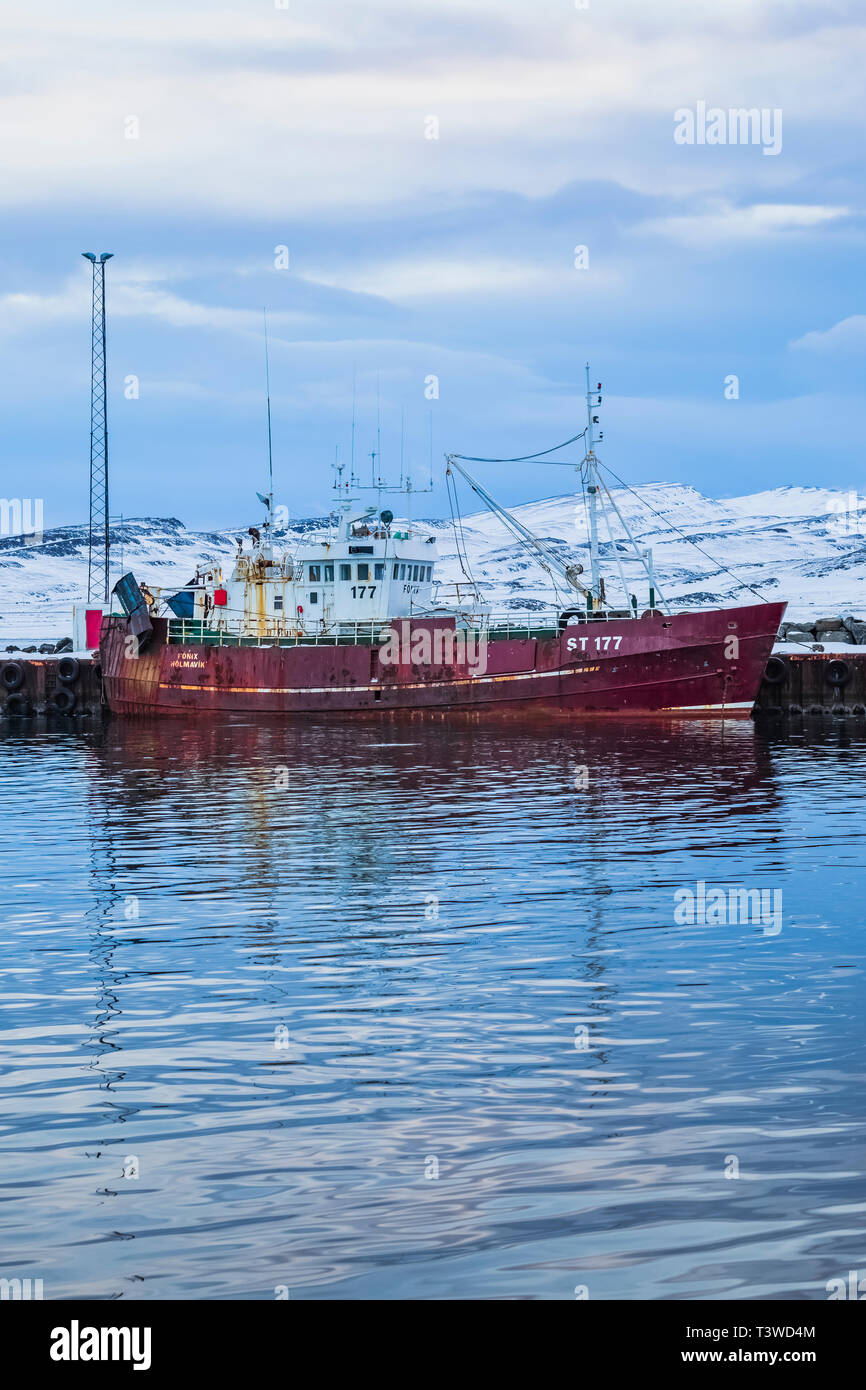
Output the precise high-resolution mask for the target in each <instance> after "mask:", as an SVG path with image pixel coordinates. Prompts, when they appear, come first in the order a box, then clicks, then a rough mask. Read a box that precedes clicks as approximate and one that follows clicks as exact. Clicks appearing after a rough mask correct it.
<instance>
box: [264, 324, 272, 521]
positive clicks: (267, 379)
mask: <svg viewBox="0 0 866 1390" xmlns="http://www.w3.org/2000/svg"><path fill="white" fill-rule="evenodd" d="M262 317H263V318H264V322H265V393H266V395H267V398H268V524H269V526H270V533H271V536H272V537H273V533H274V450H273V444H272V441H271V368H270V362H269V361H268V311H267V309H262Z"/></svg>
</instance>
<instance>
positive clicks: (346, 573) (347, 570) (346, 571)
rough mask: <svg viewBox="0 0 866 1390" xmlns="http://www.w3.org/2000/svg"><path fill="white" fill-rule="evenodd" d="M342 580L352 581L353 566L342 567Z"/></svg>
mask: <svg viewBox="0 0 866 1390" xmlns="http://www.w3.org/2000/svg"><path fill="white" fill-rule="evenodd" d="M340 578H341V579H351V578H352V566H351V565H341V566H340Z"/></svg>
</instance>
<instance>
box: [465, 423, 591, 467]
mask: <svg viewBox="0 0 866 1390" xmlns="http://www.w3.org/2000/svg"><path fill="white" fill-rule="evenodd" d="M585 434H586V430H581V432H580V434H573V435H572V437H571V439H566V440H564V441H563V442H562V444H554V446H553V448H552V449H542V450H541V451H540V452H539V453H537V454H522V455H521V456H520V458H515V459H477V458H473V457H472V455H471V454H452V455H451V457H452V458H455V459H462V460H463V462H464V463H529V462H530V460H532V459H542V458H545V457H546V455H547V454H555V453H557V452H558V451H559V450H560V449H564V448H565V447H566V446H567V445H568V444H574V443H576V442H577V440H578V439H583V437H584V435H585Z"/></svg>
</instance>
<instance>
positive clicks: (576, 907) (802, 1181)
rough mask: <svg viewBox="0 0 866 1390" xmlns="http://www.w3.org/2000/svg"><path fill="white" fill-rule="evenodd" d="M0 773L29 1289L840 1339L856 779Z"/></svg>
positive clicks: (8, 1211) (130, 740) (830, 764)
mask: <svg viewBox="0 0 866 1390" xmlns="http://www.w3.org/2000/svg"><path fill="white" fill-rule="evenodd" d="M0 767H2V777H0V850H2V853H0V876H2V904H3V911H2V922H0V1084H2V1094H0V1275H3V1276H5V1277H10V1278H11V1277H19V1278H26V1277H30V1278H42V1279H43V1283H44V1296H45V1297H46V1298H69V1297H81V1296H83V1297H88V1298H94V1299H113V1298H126V1299H162V1298H190V1299H229V1298H249V1299H273V1298H274V1297H275V1291H276V1293H282V1294H284V1293H285V1292H288V1293H289V1294H290V1296H291V1298H293V1299H304V1298H333V1299H346V1298H406V1297H409V1298H460V1299H463V1298H534V1299H572V1298H574V1297H575V1289H577V1290H578V1293H579V1294H580V1293H581V1292H582V1291H583V1290H586V1291H587V1292H588V1295H589V1297H590V1298H593V1299H608V1298H615V1297H619V1298H633V1299H685V1298H688V1299H714V1298H739V1299H763V1298H788V1299H816V1298H820V1299H823V1298H826V1296H827V1292H826V1282H827V1280H829V1279H831V1278H836V1277H839V1276H846V1275H847V1271H848V1270H849V1269H858V1268H866V1193H864V1181H863V1176H862V1174H863V1163H864V1154H866V1125H864V1117H863V1112H864V1101H863V1096H864V1071H866V1063H864V1050H863V1044H864V1034H866V1022H864V989H863V916H864V912H863V903H864V890H866V882H864V878H866V875H864V852H863V850H864V834H863V825H864V800H866V798H864V776H866V745H864V743H862V742H858V741H857V740H856V739H849V738H848V737H847V736H846V735H845V734H844V733H843V732H833V731H828V732H827V733H825V734H821V735H808V736H806V737H792V738H788V739H777V740H773V739H768V738H766V737H763V736H761V735H760V734H759V733H756V731H755V730H754V729H753V727H752V725H751V724H750V723H748V722H734V723H728V724H726V725H724V726H720V725H718V724H715V723H704V722H703V721H694V722H684V721H680V722H671V723H665V722H662V721H654V722H646V723H637V724H632V725H623V726H618V725H616V724H615V723H613V722H608V721H598V722H595V723H593V722H588V723H585V724H583V725H579V724H576V725H574V726H572V727H571V728H567V729H563V728H560V729H552V730H547V729H545V728H539V727H537V726H536V727H522V726H519V725H503V726H502V727H488V728H477V727H473V726H467V725H465V724H459V723H454V724H449V723H448V722H447V721H446V722H439V721H437V722H435V723H428V722H421V721H416V720H412V719H407V720H406V721H405V722H400V721H399V720H397V721H394V722H389V723H382V724H376V723H363V724H362V723H342V724H341V723H336V722H327V721H309V722H298V723H294V724H291V723H290V724H281V723H279V722H271V723H256V722H252V721H243V722H235V723H232V724H225V723H223V724H215V723H209V722H207V721H206V720H199V721H196V722H189V723H188V722H186V721H185V720H183V721H165V722H162V723H160V722H156V723H153V724H144V723H142V724H136V723H124V722H122V721H113V722H111V723H110V724H107V725H106V726H105V727H104V728H102V727H100V728H97V729H94V730H91V731H90V732H73V731H71V730H64V729H63V728H57V727H55V728H49V727H46V726H33V727H31V728H29V729H28V728H27V726H25V725H21V726H20V727H19V728H18V729H17V730H15V729H14V728H9V729H8V730H7V732H6V733H5V735H4V736H3V738H2V741H0ZM581 768H586V770H587V771H586V780H587V785H586V786H585V787H584V786H579V787H577V788H576V787H575V774H576V771H577V772H578V782H580V781H582V780H584V779H583V778H582V776H581V774H580V773H579V769H581ZM699 881H702V882H704V883H706V884H707V885H710V886H712V885H732V884H733V885H740V886H743V887H746V888H752V887H757V888H765V889H772V890H774V891H775V890H777V889H778V890H781V892H782V903H783V910H782V921H781V929H780V930H778V931H776V930H775V928H772V927H771V928H770V929H769V930H768V929H767V928H766V927H765V926H763V925H762V924H761V923H760V922H759V921H758V922H751V921H750V922H746V923H739V922H734V923H728V924H725V925H696V926H688V925H679V924H678V923H677V921H676V920H675V906H676V904H675V897H674V895H675V893H676V892H677V890H678V889H682V888H683V887H689V886H691V887H692V888H694V886H695V885H696V884H697V883H698V882H699ZM737 1172H738V1174H739V1175H738V1176H732V1174H736V1173H737ZM125 1173H126V1174H127V1175H126V1176H125V1175H124V1174H125ZM136 1174H137V1176H136Z"/></svg>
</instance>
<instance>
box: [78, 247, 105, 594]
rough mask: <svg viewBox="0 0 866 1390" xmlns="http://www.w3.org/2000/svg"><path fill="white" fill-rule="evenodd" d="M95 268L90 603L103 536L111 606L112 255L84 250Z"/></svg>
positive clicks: (92, 343)
mask: <svg viewBox="0 0 866 1390" xmlns="http://www.w3.org/2000/svg"><path fill="white" fill-rule="evenodd" d="M81 254H82V256H84V257H85V259H86V260H88V261H90V263H91V266H92V267H93V299H92V302H91V313H90V527H89V530H88V536H87V602H88V603H90V602H91V600H92V599H93V592H94V590H96V589H98V587H99V585H98V583H97V580H96V575H95V573H94V570H95V564H94V560H95V557H94V553H93V552H94V542H95V543H96V546H97V547H98V546H99V543H100V533H101V537H102V551H103V557H102V565H103V602H104V603H108V552H109V549H110V546H111V538H110V532H109V525H108V402H107V400H106V395H105V263H106V261H110V260H111V258H112V255H113V252H111V251H103V252H102V255H101V256H100V257H99V259H98V260H97V258H96V254H95V252H93V251H82V253H81Z"/></svg>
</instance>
